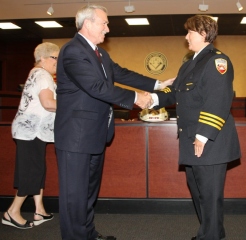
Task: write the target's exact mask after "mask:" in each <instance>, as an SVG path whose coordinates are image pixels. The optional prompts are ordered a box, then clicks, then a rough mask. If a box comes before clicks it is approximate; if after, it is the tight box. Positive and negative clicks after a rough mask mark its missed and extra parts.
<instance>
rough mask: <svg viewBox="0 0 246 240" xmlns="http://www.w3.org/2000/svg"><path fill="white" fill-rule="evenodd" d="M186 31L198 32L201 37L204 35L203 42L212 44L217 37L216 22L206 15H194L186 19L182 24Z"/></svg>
mask: <svg viewBox="0 0 246 240" xmlns="http://www.w3.org/2000/svg"><path fill="white" fill-rule="evenodd" d="M184 27H185V29H186V30H191V31H195V32H198V33H199V34H201V35H202V33H203V32H205V33H206V37H205V42H209V43H212V42H213V41H214V40H215V39H216V37H217V35H218V24H217V22H216V21H215V20H214V19H213V18H212V17H211V16H208V15H195V16H193V17H190V18H188V19H187V21H186V23H185V24H184Z"/></svg>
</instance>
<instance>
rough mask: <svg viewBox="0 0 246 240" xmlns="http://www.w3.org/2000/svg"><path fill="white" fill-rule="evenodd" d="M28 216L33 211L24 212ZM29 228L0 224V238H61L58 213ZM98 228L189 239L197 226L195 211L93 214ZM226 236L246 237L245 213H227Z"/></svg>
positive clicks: (122, 235)
mask: <svg viewBox="0 0 246 240" xmlns="http://www.w3.org/2000/svg"><path fill="white" fill-rule="evenodd" d="M2 214H3V213H1V216H2ZM23 216H24V217H25V218H26V219H28V220H31V219H32V213H23ZM54 216H55V218H54V219H53V220H52V221H49V222H46V223H43V224H41V225H40V226H37V227H34V228H32V229H28V230H19V229H16V228H13V227H9V226H3V225H2V224H0V240H60V239H61V236H60V229H59V214H58V213H55V214H54ZM95 224H96V227H97V230H98V231H99V232H100V233H101V234H103V235H114V236H116V237H117V240H190V239H191V237H192V236H194V235H195V234H196V231H197V228H198V226H199V224H198V220H197V218H196V216H195V215H164V214H163V215H162V214H134V215H132V214H96V216H95ZM225 228H226V233H227V238H226V240H246V215H226V216H225Z"/></svg>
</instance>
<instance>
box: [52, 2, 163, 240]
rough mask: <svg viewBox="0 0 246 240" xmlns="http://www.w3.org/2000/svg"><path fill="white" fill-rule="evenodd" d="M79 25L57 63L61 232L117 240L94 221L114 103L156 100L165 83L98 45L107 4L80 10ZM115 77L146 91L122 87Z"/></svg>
mask: <svg viewBox="0 0 246 240" xmlns="http://www.w3.org/2000/svg"><path fill="white" fill-rule="evenodd" d="M76 27H77V30H78V33H76V35H75V37H74V38H73V39H72V40H71V41H69V42H68V43H67V44H65V45H64V46H63V47H62V49H61V51H60V54H59V57H58V63H57V111H56V119H55V130H54V131H55V147H56V153H57V159H58V169H59V191H60V193H59V213H60V226H61V234H62V239H63V240H96V239H97V240H103V239H109V240H111V239H112V240H114V239H116V238H115V237H113V236H112V237H104V236H102V235H101V234H99V233H98V232H97V231H96V230H95V226H94V223H93V218H94V208H93V205H94V203H95V201H96V199H97V196H98V192H99V187H100V181H101V174H102V167H103V160H104V151H105V146H106V142H109V141H110V140H111V139H112V137H113V135H114V119H113V111H112V107H111V105H112V104H115V105H118V106H121V107H123V108H126V109H132V107H133V105H134V103H135V104H137V105H138V106H140V107H141V108H146V107H148V106H150V105H151V103H152V99H151V96H150V94H149V93H147V92H151V91H153V90H154V89H159V88H164V86H165V85H166V82H160V81H157V80H154V79H152V78H148V77H145V76H143V75H140V74H138V73H135V72H133V71H129V70H127V69H125V68H121V67H120V66H119V65H118V64H116V63H114V62H113V61H112V60H111V59H110V56H109V55H108V53H107V52H106V51H105V50H103V49H102V48H98V47H97V44H99V43H102V42H103V41H104V37H105V34H106V33H107V32H109V28H108V18H107V10H106V9H105V8H104V7H101V6H86V7H84V8H82V9H81V10H79V11H78V13H77V15H76ZM94 50H98V53H97V54H96V53H95V51H94ZM114 82H118V83H121V84H124V85H128V86H131V87H134V88H138V89H141V90H143V91H146V92H143V93H140V92H135V91H130V90H127V89H122V88H119V87H116V86H114ZM167 82H168V81H167Z"/></svg>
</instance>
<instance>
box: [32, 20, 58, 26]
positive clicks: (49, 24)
mask: <svg viewBox="0 0 246 240" xmlns="http://www.w3.org/2000/svg"><path fill="white" fill-rule="evenodd" d="M35 23H37V24H38V25H40V26H41V27H43V28H60V27H62V25H60V24H59V23H57V22H56V21H37V22H35Z"/></svg>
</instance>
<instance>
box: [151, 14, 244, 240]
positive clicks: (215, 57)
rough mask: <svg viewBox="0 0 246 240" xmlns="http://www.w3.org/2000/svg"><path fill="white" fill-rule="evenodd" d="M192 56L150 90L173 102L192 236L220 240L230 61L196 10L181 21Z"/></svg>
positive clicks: (232, 156)
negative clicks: (195, 225)
mask: <svg viewBox="0 0 246 240" xmlns="http://www.w3.org/2000/svg"><path fill="white" fill-rule="evenodd" d="M185 28H186V30H188V33H187V35H186V40H187V41H188V44H189V50H192V51H194V53H195V55H194V57H193V58H191V59H190V60H188V61H187V62H185V63H184V64H183V65H182V66H181V68H180V70H179V73H178V76H177V78H176V79H175V81H174V82H173V85H172V86H169V87H166V88H165V89H164V90H163V92H158V93H156V95H153V96H152V97H153V99H154V100H155V101H154V104H156V105H158V107H163V106H167V105H170V104H174V103H176V112H177V124H178V135H179V164H182V165H185V166H186V176H187V182H188V185H189V188H190V192H191V195H192V198H193V201H194V205H195V208H196V211H197V215H198V218H199V221H200V228H199V230H198V232H197V235H196V237H193V238H192V239H193V240H195V239H196V240H222V239H223V240H224V239H225V229H224V226H223V218H224V215H223V201H224V195H223V194H224V184H225V176H226V170H227V163H228V162H231V161H233V160H236V159H238V158H240V156H241V155H240V146H239V140H238V135H237V131H236V127H235V122H234V119H233V117H232V115H231V113H230V108H231V104H232V100H233V85H232V82H233V78H234V73H233V66H232V63H231V61H230V59H229V57H228V56H226V55H225V54H223V53H222V52H220V51H219V50H217V49H216V48H214V46H213V44H212V43H213V41H214V40H215V39H216V36H217V30H218V27H217V23H216V21H215V20H213V19H212V17H210V16H206V15H196V16H194V17H191V18H189V19H188V20H187V21H186V23H185Z"/></svg>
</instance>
